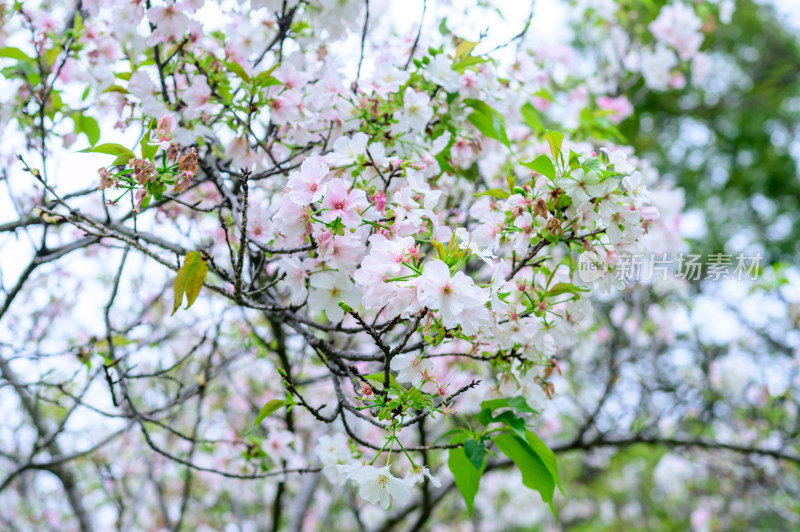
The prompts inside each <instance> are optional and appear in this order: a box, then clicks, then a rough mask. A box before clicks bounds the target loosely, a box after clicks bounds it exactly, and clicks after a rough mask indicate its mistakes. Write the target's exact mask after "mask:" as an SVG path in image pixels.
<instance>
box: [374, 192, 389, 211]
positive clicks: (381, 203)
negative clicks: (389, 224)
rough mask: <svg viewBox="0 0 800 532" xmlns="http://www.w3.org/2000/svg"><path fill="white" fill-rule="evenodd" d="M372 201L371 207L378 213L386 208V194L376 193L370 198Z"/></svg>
mask: <svg viewBox="0 0 800 532" xmlns="http://www.w3.org/2000/svg"><path fill="white" fill-rule="evenodd" d="M370 201H372V203H373V206H374V207H375V208H376V209H377V210H378V211H380V212H383V209H384V208H385V207H386V194H384V193H383V192H376V193H375V194H373V195H372V197H371V198H370Z"/></svg>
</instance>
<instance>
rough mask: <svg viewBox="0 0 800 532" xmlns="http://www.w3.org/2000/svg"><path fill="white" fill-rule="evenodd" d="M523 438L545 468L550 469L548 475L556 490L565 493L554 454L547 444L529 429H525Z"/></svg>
mask: <svg viewBox="0 0 800 532" xmlns="http://www.w3.org/2000/svg"><path fill="white" fill-rule="evenodd" d="M525 440H527V442H528V445H530V446H531V449H533V452H535V453H536V454H537V455H538V456H539V459H540V460H541V461H542V463H543V464H544V465H545V467H546V468H547V470H548V471H550V475H551V476H552V477H553V480H554V481H555V483H556V486H558V490H559V491H560V492H561V494H562V495H566V494H565V493H564V484H563V482H561V477H559V476H558V463H557V462H556V454H555V453H554V452H553V451H552V450H551V449H550V448H549V447H548V446H547V445H545V443H544V442H543V441H542V440H541V438H539V436H537V435H536V434H534V433H533V432H531V431H530V430H526V431H525Z"/></svg>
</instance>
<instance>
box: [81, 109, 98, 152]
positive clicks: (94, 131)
mask: <svg viewBox="0 0 800 532" xmlns="http://www.w3.org/2000/svg"><path fill="white" fill-rule="evenodd" d="M80 123H81V131H82V132H83V133H84V134H85V135H86V138H87V139H88V140H89V144H91V145H92V146H94V145H95V144H97V141H98V140H100V126H99V125H97V120H95V119H94V118H92V117H91V116H86V115H84V114H82V115H81V117H80Z"/></svg>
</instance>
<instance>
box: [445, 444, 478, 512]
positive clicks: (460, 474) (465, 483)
mask: <svg viewBox="0 0 800 532" xmlns="http://www.w3.org/2000/svg"><path fill="white" fill-rule="evenodd" d="M447 466H448V467H449V468H450V472H451V473H453V478H454V479H455V481H456V488H458V491H459V493H461V497H463V498H464V502H465V503H466V505H467V513H468V514H469V515H470V516H472V505H473V503H474V501H475V495H476V494H477V493H478V487H479V485H480V482H481V475H482V474H483V468H481V469H475V468H474V467H473V465H472V464H471V463H470V461H469V459H468V458H467V455H466V453H465V452H464V449H462V448H460V447H456V448H455V449H450V452H449V453H448V457H447Z"/></svg>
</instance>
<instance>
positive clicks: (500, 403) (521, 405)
mask: <svg viewBox="0 0 800 532" xmlns="http://www.w3.org/2000/svg"><path fill="white" fill-rule="evenodd" d="M505 407H508V408H511V409H512V410H516V411H517V412H527V413H529V414H538V413H539V412H537V411H536V410H534V409H533V408H531V406H530V405H529V404H528V402H527V401H526V400H525V398H524V397H522V396H521V395H515V396H514V397H501V398H499V399H490V400H488V401H483V402H482V403H481V408H488V409H489V410H496V409H498V408H505Z"/></svg>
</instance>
